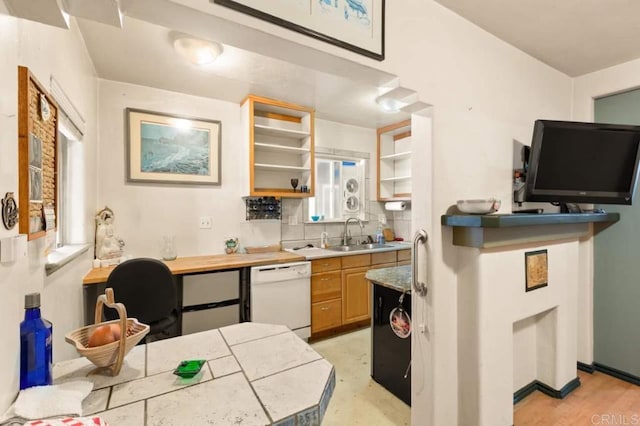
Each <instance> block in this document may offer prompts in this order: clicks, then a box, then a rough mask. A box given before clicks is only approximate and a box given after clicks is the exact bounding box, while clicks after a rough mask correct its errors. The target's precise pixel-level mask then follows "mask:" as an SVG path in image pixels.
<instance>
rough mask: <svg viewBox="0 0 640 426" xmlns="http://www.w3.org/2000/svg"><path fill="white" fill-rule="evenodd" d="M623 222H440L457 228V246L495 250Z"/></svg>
mask: <svg viewBox="0 0 640 426" xmlns="http://www.w3.org/2000/svg"><path fill="white" fill-rule="evenodd" d="M618 220H620V214H619V213H546V214H522V213H518V214H491V215H442V216H441V218H440V222H441V224H442V225H444V226H452V227H453V245H456V246H465V247H476V248H492V247H501V246H506V245H513V244H526V243H532V242H540V241H552V240H561V239H568V238H579V237H582V236H585V235H588V233H589V232H590V229H589V226H590V225H589V224H590V223H593V224H597V226H598V229H597V230H601V229H603V228H605V227H607V226H609V225H611V224H613V223H615V222H617V221H618Z"/></svg>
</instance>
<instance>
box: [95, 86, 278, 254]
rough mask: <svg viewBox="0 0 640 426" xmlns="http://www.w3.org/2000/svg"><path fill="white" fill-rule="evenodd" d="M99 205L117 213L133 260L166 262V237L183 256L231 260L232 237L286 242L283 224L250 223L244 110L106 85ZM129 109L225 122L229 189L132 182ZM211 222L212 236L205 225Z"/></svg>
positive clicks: (101, 95) (224, 150)
mask: <svg viewBox="0 0 640 426" xmlns="http://www.w3.org/2000/svg"><path fill="white" fill-rule="evenodd" d="M99 105H100V106H99V123H100V131H99V136H100V137H99V141H100V142H99V146H100V148H99V154H98V156H99V158H100V162H99V165H98V176H99V185H98V194H99V195H98V205H99V206H105V205H106V206H109V208H111V209H113V211H114V213H115V221H114V224H115V228H116V233H117V234H118V235H119V236H120V237H121V238H122V239H124V241H125V244H126V245H125V253H126V254H130V255H132V256H150V257H160V243H161V241H162V236H163V235H166V234H172V235H175V236H176V246H177V251H178V256H179V257H180V256H195V255H202V254H221V253H224V245H223V241H224V239H225V237H229V236H237V237H238V238H239V239H240V244H241V245H242V246H245V245H252V244H266V243H275V242H278V241H280V224H279V222H276V221H271V222H260V223H252V222H247V221H246V220H245V217H246V216H245V206H244V202H243V200H242V198H241V197H242V196H243V195H247V194H248V192H249V190H248V187H245V186H246V182H248V180H247V177H246V176H247V171H248V157H247V151H246V150H247V147H246V146H245V145H246V143H245V142H244V141H243V140H242V137H241V132H240V105H238V104H234V103H230V102H224V101H219V100H215V99H208V98H202V97H197V96H190V95H184V94H181V93H175V92H169V91H164V90H158V89H154V88H150V87H143V86H136V85H132V84H124V83H119V82H114V81H108V80H100V82H99ZM125 108H138V109H144V110H149V111H156V112H164V113H169V114H177V115H185V116H189V117H196V118H203V119H212V120H219V121H221V122H222V155H221V164H222V179H221V182H222V184H221V185H220V186H193V185H167V184H155V183H152V184H144V183H127V182H125V176H126V172H125V145H126V139H125V125H124V117H125ZM201 216H211V218H212V223H213V226H212V228H211V229H200V228H199V217H201Z"/></svg>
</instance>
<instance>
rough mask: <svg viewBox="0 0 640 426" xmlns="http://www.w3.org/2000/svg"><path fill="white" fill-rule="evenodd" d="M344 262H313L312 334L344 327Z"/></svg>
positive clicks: (320, 260)
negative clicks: (342, 270) (342, 269)
mask: <svg viewBox="0 0 640 426" xmlns="http://www.w3.org/2000/svg"><path fill="white" fill-rule="evenodd" d="M341 268H342V261H341V258H340V257H330V258H324V259H316V260H312V261H311V334H314V333H318V332H320V331H325V330H330V329H332V328H336V327H340V326H341V325H342V273H341Z"/></svg>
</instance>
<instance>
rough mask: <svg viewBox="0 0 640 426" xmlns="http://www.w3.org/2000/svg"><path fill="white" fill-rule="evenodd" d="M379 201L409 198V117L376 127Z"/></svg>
mask: <svg viewBox="0 0 640 426" xmlns="http://www.w3.org/2000/svg"><path fill="white" fill-rule="evenodd" d="M377 144H378V185H377V187H378V194H377V195H378V201H392V200H394V201H395V200H400V199H403V200H406V199H408V198H411V120H405V121H402V122H400V123H396V124H392V125H389V126H385V127H382V128H379V129H378V131H377Z"/></svg>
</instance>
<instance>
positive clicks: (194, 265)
mask: <svg viewBox="0 0 640 426" xmlns="http://www.w3.org/2000/svg"><path fill="white" fill-rule="evenodd" d="M304 260H305V257H304V256H300V255H297V254H293V253H289V252H286V251H277V252H269V253H253V254H216V255H210V256H192V257H179V258H177V259H176V260H167V261H164V263H166V264H167V266H168V267H169V269H170V270H171V273H172V274H174V275H184V274H192V273H196V272H214V271H221V270H225V269H235V268H245V267H250V266H261V265H271V264H273V263H288V262H300V261H304ZM114 268H115V266H109V267H106V268H94V269H91V270H90V271H89V273H87V275H85V276H84V279H83V280H82V283H83V284H98V283H104V282H107V277H109V274H110V273H111V271H113V269H114Z"/></svg>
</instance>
